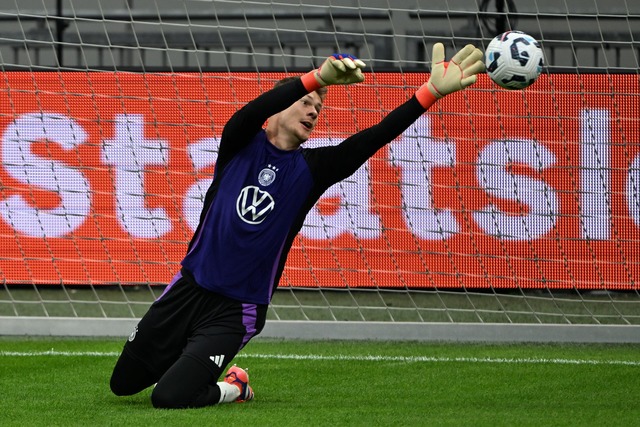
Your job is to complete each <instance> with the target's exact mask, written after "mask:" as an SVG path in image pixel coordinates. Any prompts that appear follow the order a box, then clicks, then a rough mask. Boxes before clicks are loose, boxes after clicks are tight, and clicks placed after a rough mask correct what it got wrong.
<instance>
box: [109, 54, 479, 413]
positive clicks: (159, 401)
mask: <svg viewBox="0 0 640 427" xmlns="http://www.w3.org/2000/svg"><path fill="white" fill-rule="evenodd" d="M482 57H483V55H482V53H481V52H480V50H478V49H476V48H475V47H474V46H472V45H467V46H465V47H464V48H462V49H461V50H460V51H459V52H458V53H456V54H455V56H454V57H453V58H452V59H451V60H450V61H449V62H446V61H445V52H444V46H443V45H442V44H441V43H437V44H436V45H435V46H434V48H433V57H432V59H433V68H432V72H431V77H430V78H429V80H428V81H427V82H426V83H425V84H423V85H422V86H421V87H420V88H419V89H418V90H417V91H416V93H415V95H414V96H413V97H411V98H410V99H409V100H408V101H406V102H405V103H403V104H402V105H400V106H398V107H397V108H396V109H394V110H393V111H391V112H390V113H389V114H388V115H387V116H386V117H385V118H384V119H382V120H381V121H380V123H378V124H377V125H374V126H372V127H370V128H368V129H365V130H363V131H361V132H358V133H357V134H355V135H353V136H351V137H349V138H347V139H345V140H344V141H343V142H342V143H340V144H339V145H337V146H328V147H320V148H315V149H311V148H303V147H301V146H302V144H303V143H304V142H305V141H306V140H307V139H309V136H310V135H311V132H312V131H313V129H314V127H315V126H316V124H317V122H318V116H319V114H320V112H321V110H322V103H323V100H324V97H325V95H326V91H327V88H326V87H327V86H330V85H336V84H339V85H346V84H352V83H358V82H362V81H363V80H364V75H363V73H362V69H363V68H364V66H365V64H364V63H363V62H362V61H360V60H358V59H356V58H354V57H352V56H350V55H344V54H336V55H332V56H330V57H329V58H327V60H326V61H324V63H323V64H322V66H321V67H320V68H319V69H317V70H314V71H311V72H309V73H307V74H305V75H303V76H302V77H299V78H298V77H293V78H288V79H284V80H282V81H280V82H278V83H277V84H276V85H275V87H274V88H273V89H271V90H270V91H268V92H265V93H264V94H262V95H260V96H258V97H257V98H256V99H254V100H253V101H251V102H249V103H248V104H246V105H245V106H244V107H243V108H242V109H240V110H239V111H237V112H236V113H235V114H234V115H233V116H232V117H231V118H230V119H229V121H228V123H227V124H226V125H225V127H224V129H223V131H222V137H221V140H220V148H219V153H218V159H217V163H216V168H215V172H214V175H213V180H212V183H211V186H210V187H209V189H208V191H207V194H206V196H205V200H204V206H203V209H202V213H201V215H200V222H199V225H198V227H197V229H196V231H195V233H194V236H193V238H192V240H191V242H190V243H189V247H188V250H187V254H186V255H185V257H184V259H183V261H182V268H181V271H180V272H179V273H178V274H177V275H176V277H174V279H173V280H172V282H171V283H170V284H169V286H167V288H166V289H165V291H164V293H163V294H162V295H161V296H160V298H158V300H157V301H156V302H154V303H153V304H152V305H151V307H150V308H149V311H148V312H147V313H146V314H145V315H144V316H143V318H142V319H141V320H140V322H139V323H138V325H137V326H136V328H135V330H134V332H133V333H132V334H131V336H130V337H129V340H128V341H127V342H126V343H125V345H124V349H123V351H122V353H121V355H120V357H119V359H118V361H117V362H116V365H115V367H114V370H113V374H112V376H111V384H110V385H111V390H112V391H113V393H115V394H116V395H119V396H123V395H132V394H135V393H138V392H140V391H142V390H144V389H146V388H147V387H150V386H152V385H154V384H155V387H154V389H153V392H152V394H151V401H152V404H153V406H155V407H160V408H186V407H201V406H207V405H215V404H218V403H226V402H234V401H235V402H244V401H248V400H251V399H252V398H253V390H252V388H251V387H250V386H249V378H248V375H247V372H246V371H244V370H243V369H241V368H238V367H236V366H233V367H231V368H230V369H229V370H228V371H227V372H226V375H225V376H224V378H222V381H219V382H218V379H219V378H220V377H221V375H222V373H223V372H224V369H225V368H226V366H227V365H228V364H229V362H231V361H232V360H233V358H234V357H235V356H236V354H237V353H238V351H240V350H241V349H242V348H243V347H244V346H245V345H246V344H247V342H248V341H249V340H250V339H251V338H252V337H254V336H256V335H258V334H259V333H260V331H261V330H262V328H263V326H264V324H265V320H266V313H267V306H268V304H269V302H270V301H271V297H272V295H273V292H274V290H275V288H276V286H277V284H278V281H279V279H280V276H281V274H282V271H283V269H284V265H285V261H286V258H287V254H288V252H289V249H290V248H291V245H292V242H293V240H294V238H295V236H296V234H297V233H298V231H299V230H300V228H301V227H302V224H303V222H304V219H305V216H306V215H307V213H308V212H309V210H310V209H311V208H312V207H313V206H314V204H315V203H316V201H317V200H318V199H319V198H320V197H321V196H322V194H323V193H324V192H325V190H327V189H328V188H329V187H330V186H331V185H333V184H335V183H337V182H338V181H340V180H342V179H345V178H347V177H349V176H350V175H352V174H353V173H354V172H355V171H356V170H357V169H358V168H359V167H360V166H362V165H363V164H364V163H365V162H366V161H367V160H368V159H369V158H370V157H371V156H373V155H374V154H375V153H376V152H377V151H378V150H379V149H380V148H381V147H383V146H384V145H385V144H387V143H389V142H391V141H392V140H393V139H395V138H396V137H397V136H398V135H400V134H401V133H402V132H403V131H404V130H405V129H407V128H408V127H409V126H410V125H411V124H412V123H413V122H414V121H415V120H416V119H418V118H419V117H420V116H421V115H422V114H423V113H424V112H425V111H426V110H427V109H429V107H431V106H432V105H433V104H434V103H435V102H436V101H437V100H438V99H440V98H442V97H443V96H446V95H448V94H450V93H453V92H456V91H459V90H461V89H464V88H465V87H467V86H469V85H471V84H473V83H474V82H475V81H476V74H477V73H479V72H481V71H483V70H484V65H483V63H482ZM265 121H266V122H267V124H266V126H263V125H264V123H265Z"/></svg>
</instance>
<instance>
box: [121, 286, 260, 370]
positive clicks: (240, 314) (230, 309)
mask: <svg viewBox="0 0 640 427" xmlns="http://www.w3.org/2000/svg"><path fill="white" fill-rule="evenodd" d="M266 315H267V306H266V305H257V304H245V303H241V302H239V301H236V300H233V299H230V298H227V297H224V296H222V295H219V294H216V293H213V292H210V291H208V290H206V289H204V288H202V287H200V286H198V285H197V284H195V283H194V281H193V279H191V278H190V277H188V276H184V277H183V276H182V275H181V274H178V276H176V279H174V281H173V282H172V284H171V285H169V287H168V288H167V290H165V292H164V294H163V295H162V296H161V297H160V298H159V299H158V300H157V301H156V302H154V303H153V304H152V305H151V307H150V308H149V311H148V312H147V313H146V314H145V315H144V317H143V318H142V319H141V320H140V322H139V323H138V325H137V326H136V328H135V330H134V331H133V333H132V334H131V336H130V337H129V340H128V341H127V342H126V344H125V346H124V351H125V352H127V353H128V354H129V355H130V356H131V357H133V358H135V359H137V360H138V361H139V362H141V363H143V364H144V365H146V366H147V368H148V369H149V370H150V371H151V372H152V373H154V374H156V375H157V376H158V377H160V376H162V375H163V374H164V373H165V372H166V371H167V369H169V367H171V365H173V364H174V363H175V362H176V361H177V360H178V358H180V357H181V356H185V357H192V358H194V359H196V360H197V361H198V362H200V363H202V364H203V365H204V366H205V367H207V369H209V371H210V372H211V374H212V375H213V378H214V379H217V378H218V377H219V376H220V374H221V373H222V371H223V369H224V368H225V367H226V365H227V364H228V363H229V362H230V361H231V360H232V359H233V358H234V357H235V355H236V354H237V353H238V351H240V350H241V349H242V348H243V347H244V345H245V344H246V343H247V342H248V341H249V340H250V339H251V338H252V337H254V336H256V335H258V334H259V333H260V332H261V331H262V328H263V327H264V324H265V320H266Z"/></svg>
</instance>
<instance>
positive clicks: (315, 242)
mask: <svg viewBox="0 0 640 427" xmlns="http://www.w3.org/2000/svg"><path fill="white" fill-rule="evenodd" d="M281 77H284V74H283V73H260V74H256V73H234V74H228V73H184V74H143V73H127V72H17V71H16V72H3V73H2V81H1V82H0V136H1V137H2V141H1V142H0V143H1V144H2V145H1V148H0V156H1V161H2V168H1V170H0V245H1V246H0V280H2V281H3V282H4V283H7V284H74V285H83V284H113V283H121V284H137V283H151V284H164V283H167V282H169V281H170V279H171V277H172V276H173V275H174V274H175V273H176V272H177V271H178V269H179V268H180V261H181V259H182V257H183V255H184V253H185V251H186V247H187V244H188V242H189V240H190V238H191V235H192V234H193V231H194V230H195V227H196V226H197V221H198V218H199V214H200V207H201V205H202V197H203V195H204V193H205V192H206V190H207V188H208V186H209V183H210V180H211V176H212V171H213V167H214V165H215V161H216V158H217V146H218V140H219V136H220V134H221V132H222V128H223V126H224V124H225V122H226V120H227V119H228V118H229V117H230V115H231V114H233V112H234V111H236V110H237V109H238V108H240V107H241V106H242V105H243V104H244V103H246V102H248V101H249V100H251V99H252V98H254V97H255V96H256V95H258V94H259V93H261V92H264V91H265V90H268V89H269V88H270V87H271V86H272V84H273V83H274V82H275V81H276V80H277V79H279V78H281ZM427 78H428V75H427V74H421V73H414V74H401V73H370V74H369V75H367V80H366V82H365V83H363V84H358V85H355V86H350V87H333V88H331V90H330V92H329V95H328V97H327V99H326V101H325V109H324V110H323V112H322V117H321V120H320V124H319V126H318V128H317V130H316V132H315V136H314V137H313V138H312V139H311V140H309V141H308V142H307V145H308V146H318V145H324V144H337V143H339V142H340V141H342V140H343V139H345V138H346V137H348V136H349V135H351V134H353V133H355V132H357V131H359V130H362V129H364V128H366V127H368V126H371V125H373V124H375V123H377V122H378V121H379V120H380V119H381V118H382V117H384V115H386V114H387V113H388V112H389V111H390V110H391V109H393V108H394V107H395V106H397V105H399V104H400V103H402V102H404V101H405V100H406V99H408V98H409V97H410V96H411V95H412V94H413V92H414V91H415V90H416V89H417V88H418V87H419V86H420V85H421V84H422V83H423V82H424V81H426V79H427ZM638 94H640V80H639V78H638V76H637V75H579V76H578V75H561V74H554V75H548V76H546V75H543V76H542V77H541V78H540V79H539V80H538V81H537V82H536V83H535V84H534V85H533V86H532V87H531V88H529V89H527V90H525V91H505V90H498V88H497V87H496V86H495V85H493V84H492V83H491V82H490V81H489V79H488V78H487V77H486V76H484V75H483V76H481V77H480V79H479V82H478V83H477V84H476V85H475V86H473V88H470V89H468V90H465V91H463V92H461V93H457V94H454V95H451V96H448V97H447V98H445V99H443V100H441V101H439V102H438V103H437V104H436V105H435V106H434V107H432V109H431V110H430V111H429V112H428V113H427V114H425V115H424V116H423V117H422V118H421V119H420V120H418V121H417V122H416V123H415V124H414V125H413V126H412V127H411V128H409V129H407V131H406V132H405V133H404V134H403V135H402V136H400V137H399V138H397V139H396V140H395V141H393V142H391V143H390V144H389V145H388V146H387V147H385V148H383V149H382V150H380V151H379V152H378V153H377V154H376V155H375V156H374V157H373V158H372V159H370V160H369V161H368V162H367V163H366V164H365V165H364V166H363V167H362V168H361V169H360V170H358V171H357V172H356V174H354V175H353V176H352V177H350V178H348V179H347V180H345V181H344V182H342V183H339V184H337V185H335V186H334V187H332V188H330V189H329V190H328V191H327V192H326V193H325V195H324V196H323V197H322V198H321V200H320V201H319V202H318V204H317V205H316V207H315V208H314V209H313V210H312V211H311V212H310V213H309V216H308V218H307V221H306V222H305V225H304V226H303V228H302V230H301V232H300V235H299V237H298V238H297V239H296V242H295V244H294V246H293V248H292V251H291V253H290V256H289V261H288V264H287V268H286V269H285V273H284V275H283V278H282V283H281V285H283V286H333V287H344V286H350V287H393V288H398V287H410V288H414V287H427V288H492V287H493V288H512V287H520V288H552V289H564V288H571V289H638V287H639V285H638V282H639V280H640V254H639V251H638V246H639V244H640V98H639V95H638Z"/></svg>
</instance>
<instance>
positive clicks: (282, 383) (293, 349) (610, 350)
mask: <svg viewBox="0 0 640 427" xmlns="http://www.w3.org/2000/svg"><path fill="white" fill-rule="evenodd" d="M122 344H123V340H102V339H100V340H99V339H93V340H73V339H44V338H30V339H17V338H10V337H2V338H0V391H1V393H2V395H1V396H0V402H1V403H0V407H1V410H0V425H2V426H75V425H77V426H138V425H139V426H153V425H161V426H187V425H194V426H195V425H234V424H235V425H247V426H543V425H544V426H580V425H585V426H631V425H638V423H639V422H640V409H638V405H637V400H638V399H637V398H638V396H640V346H638V345H537V344H536V345H534V344H528V345H521V344H518V345H515V344H514V345H480V344H467V345H465V344H444V343H442V344H437V343H436V344H434V343H414V342H340V341H309V342H302V341H286V340H263V339H259V338H258V339H256V340H254V341H252V342H251V343H250V344H249V345H248V346H247V347H246V348H245V350H244V351H243V352H242V353H241V355H239V356H238V358H237V359H236V362H237V363H238V365H240V366H243V367H249V368H250V375H251V382H252V386H253V388H254V390H255V393H256V399H255V400H254V401H252V402H249V403H246V404H228V405H221V406H213V407H208V408H200V409H187V410H157V409H154V408H153V407H152V406H151V404H150V401H149V394H150V390H147V391H145V392H142V393H140V394H139V395H136V396H132V397H126V398H118V397H116V396H113V395H112V394H111V393H110V391H109V387H108V381H109V376H110V374H111V369H112V367H113V365H114V363H115V361H116V358H117V354H118V352H119V351H120V349H121V347H122Z"/></svg>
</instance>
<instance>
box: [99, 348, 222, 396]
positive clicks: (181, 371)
mask: <svg viewBox="0 0 640 427" xmlns="http://www.w3.org/2000/svg"><path fill="white" fill-rule="evenodd" d="M215 382H216V381H215V380H212V378H211V374H210V372H209V370H208V369H207V368H206V367H204V366H202V364H201V363H200V362H199V361H197V360H195V359H193V358H191V357H189V356H185V355H183V356H181V357H180V358H179V359H178V360H177V361H176V363H174V364H173V365H172V366H171V367H170V368H169V369H168V370H167V372H165V373H164V375H162V376H161V377H160V378H158V375H157V374H154V373H153V372H151V371H150V370H148V369H146V368H145V367H144V365H142V364H141V363H140V362H138V361H137V360H136V359H135V358H133V357H131V356H130V355H128V354H127V352H123V353H122V355H121V356H120V358H119V359H118V362H117V363H116V366H115V368H114V370H113V374H112V376H111V384H110V385H111V390H112V391H113V393H114V394H116V395H118V396H130V395H132V394H136V393H139V392H141V391H142V390H144V389H146V388H147V387H149V386H151V385H153V384H156V383H157V385H156V386H155V387H154V389H153V392H152V393H151V403H152V404H153V406H154V407H156V408H198V407H202V406H209V405H215V404H216V403H218V401H219V400H220V389H219V388H218V386H217V385H216V384H215Z"/></svg>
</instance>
